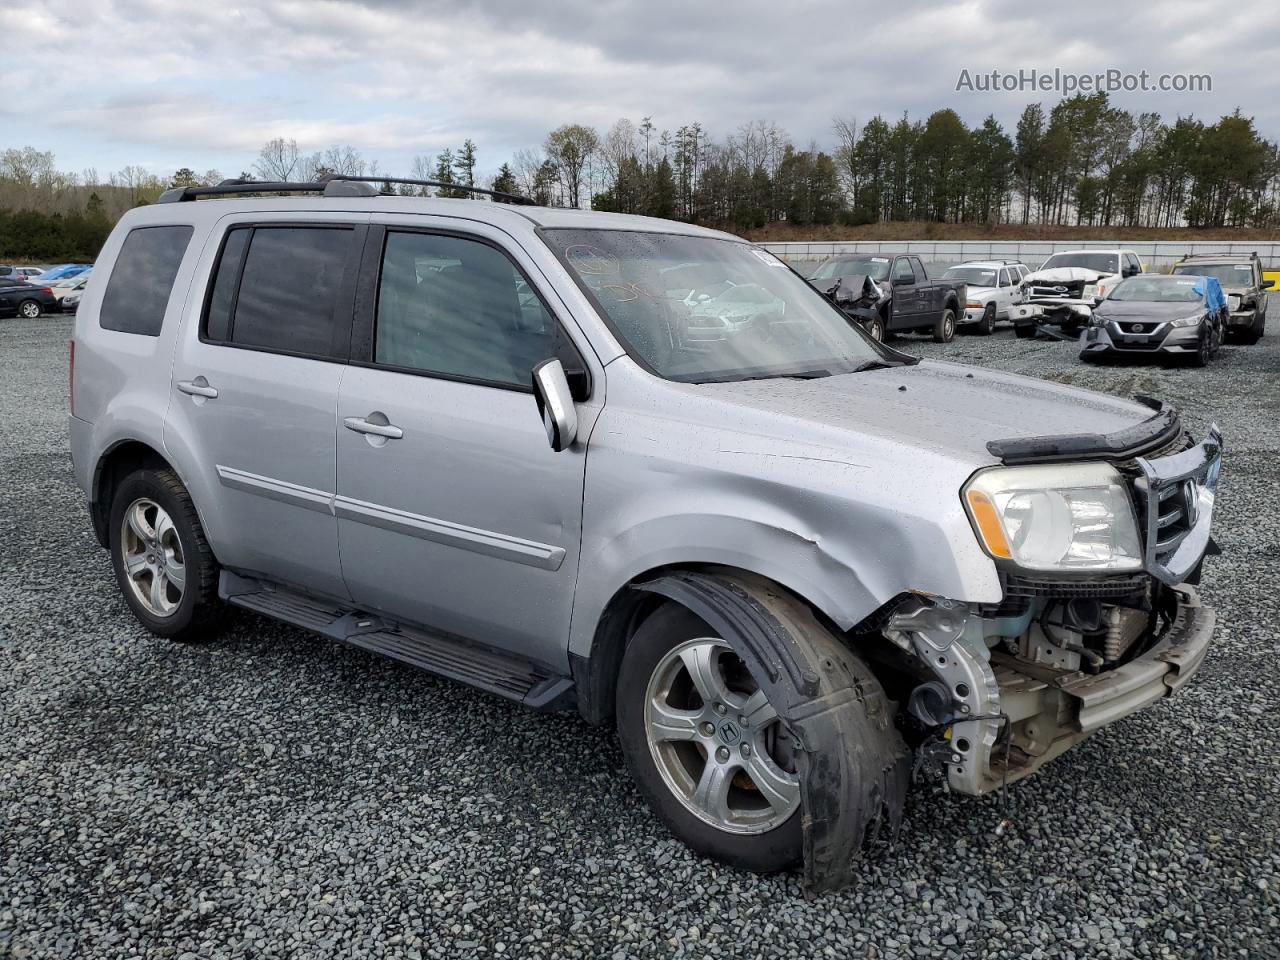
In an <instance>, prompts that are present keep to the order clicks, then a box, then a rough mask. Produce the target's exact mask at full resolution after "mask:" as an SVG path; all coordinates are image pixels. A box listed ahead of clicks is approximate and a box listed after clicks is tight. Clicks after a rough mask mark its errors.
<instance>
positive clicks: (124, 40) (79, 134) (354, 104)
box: [0, 0, 1280, 169]
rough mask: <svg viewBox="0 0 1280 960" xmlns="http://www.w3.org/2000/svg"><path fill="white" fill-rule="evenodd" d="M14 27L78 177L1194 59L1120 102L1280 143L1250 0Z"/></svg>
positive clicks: (74, 3) (353, 13)
mask: <svg viewBox="0 0 1280 960" xmlns="http://www.w3.org/2000/svg"><path fill="white" fill-rule="evenodd" d="M6 22H7V23H10V24H21V25H22V27H21V32H22V34H23V37H24V39H25V40H28V41H30V42H29V43H26V44H23V45H19V46H13V45H10V46H9V47H8V48H7V49H6V57H7V59H8V62H7V63H6V66H5V68H4V72H3V74H0V76H3V85H4V97H3V99H0V117H4V116H5V115H6V113H7V114H8V115H10V116H12V115H14V114H15V113H17V112H18V110H19V106H18V105H19V104H22V105H23V106H22V107H21V110H22V111H23V113H24V114H25V113H26V112H28V111H29V108H28V107H26V106H25V104H28V103H31V104H38V116H39V118H40V124H38V125H36V126H35V127H32V126H29V125H27V124H22V125H21V126H20V127H19V129H20V130H21V133H20V134H19V137H20V138H21V141H22V142H28V141H29V142H32V143H33V145H35V146H39V147H41V148H44V149H54V150H55V151H56V152H57V154H58V158H59V162H60V164H62V165H64V166H67V167H73V168H75V167H80V166H88V165H94V166H100V167H108V166H121V165H123V164H124V163H135V162H152V163H159V164H162V165H164V164H168V165H170V166H177V165H182V164H185V165H189V166H193V167H204V166H210V165H217V166H221V167H224V168H226V169H232V168H243V167H247V166H248V165H249V163H250V162H251V161H252V158H253V154H254V153H255V152H256V148H257V147H258V146H259V145H260V144H261V143H262V142H263V141H264V140H266V139H268V138H270V137H272V136H285V137H294V138H296V139H297V140H298V141H299V143H300V145H301V146H302V147H303V148H304V149H308V150H315V149H321V148H323V147H325V146H327V145H329V144H331V143H334V142H350V143H352V144H353V145H355V146H356V147H357V148H359V149H360V150H362V151H363V152H364V153H365V154H366V155H367V156H371V157H377V158H379V159H381V160H382V161H383V167H384V168H395V169H405V168H407V164H408V158H409V157H410V156H411V155H413V154H415V153H422V152H434V151H438V150H439V149H441V148H443V147H445V146H456V145H457V144H458V143H459V142H461V140H462V139H464V138H465V137H468V136H469V137H471V138H472V139H474V140H475V141H476V142H477V143H478V144H479V145H480V150H481V159H482V164H483V165H484V166H485V167H488V168H492V167H496V166H497V164H498V163H500V162H501V161H502V160H503V159H506V157H507V156H509V154H510V153H511V151H513V150H514V149H517V148H519V147H523V146H530V145H533V144H536V143H537V142H539V141H540V140H541V139H542V137H543V135H544V134H545V132H546V131H547V130H548V129H550V128H551V127H554V126H555V125H557V124H560V123H565V122H571V121H580V122H586V123H591V124H594V125H596V126H598V127H604V126H607V125H608V124H609V123H611V122H612V121H613V120H614V119H616V118H617V117H620V116H627V117H631V118H633V119H637V120H638V119H639V118H640V117H641V116H644V115H650V116H653V117H654V119H655V122H657V123H658V124H659V126H660V127H672V128H674V127H676V126H679V125H680V124H682V123H686V122H691V121H693V120H699V121H701V122H702V123H703V125H704V126H705V127H706V128H707V129H709V130H710V131H712V132H713V133H714V134H716V135H718V136H722V135H724V134H725V133H727V132H729V131H731V130H732V129H734V128H735V127H736V126H738V125H739V124H741V123H744V122H746V121H748V120H751V119H756V118H763V119H768V120H773V121H775V122H777V123H778V124H779V125H781V126H782V127H783V128H785V129H787V130H789V131H790V133H791V134H792V135H793V136H794V137H795V138H796V139H797V140H798V141H801V142H807V141H808V140H809V139H810V138H817V139H818V140H819V141H826V140H828V139H829V130H830V122H831V118H832V117H833V116H837V115H840V116H856V117H858V118H859V119H861V120H865V119H867V118H869V117H870V116H871V115H873V114H874V113H881V114H884V115H886V116H889V117H895V116H898V115H900V114H901V113H902V112H903V111H910V112H911V113H912V115H915V116H921V115H923V114H926V113H928V112H929V111H931V110H933V109H936V108H939V107H944V106H951V107H954V108H955V109H957V110H958V111H959V112H960V114H961V116H962V117H964V118H965V119H966V120H967V121H969V122H971V123H976V122H978V121H980V120H981V119H982V117H983V116H985V115H986V114H987V113H991V112H994V113H995V114H996V115H997V117H998V118H1000V119H1001V120H1003V121H1004V122H1005V123H1006V125H1007V126H1011V125H1012V122H1013V121H1014V120H1015V119H1016V116H1017V113H1018V112H1019V111H1020V110H1021V108H1022V106H1023V105H1024V104H1025V103H1027V102H1029V101H1032V100H1043V101H1046V102H1052V101H1053V100H1055V99H1056V95H1053V94H1035V93H1031V92H1026V93H1001V94H973V93H968V94H966V93H957V92H956V91H955V82H956V78H957V77H958V75H959V73H960V70H961V69H962V68H967V69H968V70H970V71H971V72H973V73H977V72H985V71H990V70H992V69H993V68H998V69H1001V70H1017V69H1019V68H1031V67H1036V68H1039V69H1041V70H1044V69H1049V70H1052V69H1053V68H1054V67H1061V68H1063V69H1068V70H1079V71H1095V70H1105V69H1107V68H1109V67H1116V68H1119V69H1122V70H1134V71H1136V70H1139V69H1144V68H1145V69H1149V70H1152V71H1154V72H1209V73H1212V74H1213V79H1214V85H1213V92H1212V94H1199V95H1182V96H1178V95H1173V94H1168V95H1155V94H1147V95H1137V94H1130V95H1117V96H1116V97H1114V99H1115V101H1116V102H1117V103H1119V104H1121V105H1123V106H1125V107H1127V108H1129V109H1132V110H1135V111H1136V110H1155V111H1158V112H1160V113H1162V114H1164V115H1165V116H1173V115H1174V114H1178V113H1183V114H1185V113H1191V112H1194V113H1195V114H1197V115H1199V116H1202V117H1205V116H1208V117H1212V116H1216V115H1218V114H1221V113H1224V112H1228V111H1230V110H1231V109H1233V108H1235V107H1236V106H1237V105H1238V106H1240V107H1241V108H1242V109H1243V110H1244V112H1246V113H1248V114H1254V115H1256V116H1257V117H1258V120H1259V126H1260V128H1261V129H1262V130H1263V131H1264V132H1265V133H1267V134H1269V135H1271V136H1277V135H1280V112H1278V109H1277V107H1276V106H1275V105H1274V104H1275V103H1276V102H1277V96H1276V95H1277V93H1280V90H1277V87H1278V86H1280V81H1277V80H1276V79H1274V74H1273V72H1272V71H1268V70H1266V69H1259V67H1260V65H1264V64H1266V63H1269V62H1271V61H1272V58H1273V57H1274V55H1275V53H1276V52H1277V48H1278V47H1280V14H1278V13H1277V11H1276V8H1275V7H1274V5H1272V4H1270V3H1264V2H1262V0H1256V2H1255V0H1246V2H1240V3H1237V4H1234V5H1233V6H1231V7H1230V8H1229V9H1223V10H1221V11H1216V12H1215V13H1214V15H1213V17H1212V18H1211V19H1206V17H1205V13H1204V9H1203V7H1202V6H1201V5H1200V4H1198V3H1192V2H1185V0H1179V2H1174V3H1170V4H1166V5H1162V6H1161V8H1160V9H1159V10H1155V9H1153V8H1151V7H1144V8H1133V9H1128V8H1123V7H1119V6H1118V5H1116V4H1114V3H1113V2H1110V0H1076V2H1073V3H1071V4H1062V5H1059V6H1058V7H1056V8H1046V7H1028V6H1026V5H1025V4H1023V3H1022V2H1021V0H967V2H963V3H959V4H956V3H944V2H932V0H930V2H926V0H899V2H897V3H895V4H893V5H892V6H889V7H886V6H885V5H884V4H882V3H876V4H860V5H857V6H855V5H853V4H849V3H847V2H839V0H801V2H795V3H777V2H775V0H768V2H765V0H739V2H737V3H734V4H732V5H722V4H694V3H689V2H688V0H644V2H641V0H632V2H630V3H619V2H604V3H602V2H600V0H590V2H587V0H556V2H548V0H489V2H473V3H471V4H461V5H460V4H458V3H457V2H456V0H449V2H446V0H413V2H411V0H363V2H358V0H261V2H258V3H255V4H254V5H245V6H230V7H228V6H222V5H213V4H206V3H197V2H196V0H114V2H105V3H104V2H100V0H10V4H9V9H8V10H7V14H6ZM50 51H55V52H56V53H55V54H54V55H51V54H50ZM0 129H3V127H0ZM15 145H16V144H15ZM144 158H145V159H144Z"/></svg>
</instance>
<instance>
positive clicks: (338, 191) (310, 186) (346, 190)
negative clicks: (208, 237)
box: [156, 180, 378, 203]
mask: <svg viewBox="0 0 1280 960" xmlns="http://www.w3.org/2000/svg"><path fill="white" fill-rule="evenodd" d="M238 193H239V194H244V193H318V194H321V195H322V196H326V197H376V196H377V195H378V191H377V190H375V189H374V188H373V187H371V186H369V185H368V184H365V183H347V182H345V181H342V180H329V181H321V180H315V181H305V182H302V181H300V182H296V183H294V182H289V181H265V182H261V183H260V182H258V181H256V180H223V181H222V182H221V183H219V184H217V185H216V186H212V187H173V188H171V189H169V190H166V191H165V192H164V193H162V194H160V199H159V200H157V201H156V203H182V202H183V201H186V200H195V199H197V198H199V197H220V196H228V195H232V194H238Z"/></svg>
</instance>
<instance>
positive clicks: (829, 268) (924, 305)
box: [809, 254, 968, 343]
mask: <svg viewBox="0 0 1280 960" xmlns="http://www.w3.org/2000/svg"><path fill="white" fill-rule="evenodd" d="M861 277H870V278H871V279H872V280H874V281H875V282H876V285H877V286H878V287H879V288H880V291H881V297H880V303H879V304H878V305H877V309H878V311H879V313H880V316H881V318H882V320H883V321H884V330H885V331H886V332H891V333H892V332H898V331H902V330H930V331H932V332H933V339H934V340H936V341H937V342H938V343H948V342H950V340H951V339H952V338H953V337H954V336H955V335H956V318H957V317H958V316H959V315H960V310H961V308H962V307H963V306H964V303H965V298H966V297H967V296H968V287H967V286H966V284H965V282H964V281H963V280H931V279H929V274H928V273H927V272H926V271H925V269H924V264H923V263H921V262H920V258H919V257H916V256H912V255H911V254H886V255H885V256H879V255H871V254H854V255H849V254H844V255H837V256H834V257H832V258H831V259H829V260H824V261H823V262H822V263H820V264H819V265H818V267H817V269H815V270H814V271H813V272H812V273H810V274H809V283H811V284H812V285H813V286H814V288H815V289H817V290H820V291H822V292H823V293H828V292H829V291H831V290H832V289H833V288H838V287H839V286H840V285H841V284H840V281H842V280H843V279H844V278H849V279H850V280H854V279H857V278H861Z"/></svg>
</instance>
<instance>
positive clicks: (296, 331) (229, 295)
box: [165, 214, 368, 598]
mask: <svg viewBox="0 0 1280 960" xmlns="http://www.w3.org/2000/svg"><path fill="white" fill-rule="evenodd" d="M367 219H368V215H367V214H364V215H348V216H346V217H344V216H342V215H333V216H329V215H326V217H325V220H324V222H316V221H315V220H314V219H308V220H301V219H297V218H288V219H279V220H275V219H273V220H271V221H268V222H262V221H253V220H246V219H244V218H240V219H234V218H232V219H231V222H229V223H227V222H226V221H224V223H226V225H227V229H226V230H225V232H223V233H222V235H221V238H220V242H215V250H213V251H206V256H212V257H213V258H214V260H215V262H214V263H213V264H212V267H211V268H206V270H205V271H204V275H205V276H208V277H210V280H209V283H208V284H207V287H206V288H205V290H204V291H202V293H203V296H202V297H201V299H200V300H198V301H197V303H196V305H195V307H194V308H193V312H194V315H193V316H191V317H189V320H188V323H187V324H185V326H184V330H183V332H182V336H181V338H180V341H179V346H178V350H177V353H176V356H175V358H174V365H173V378H172V391H173V393H172V396H171V400H170V404H169V412H168V415H167V418H166V423H165V442H166V446H169V447H171V448H172V449H173V450H174V456H175V459H176V460H177V461H178V462H180V463H185V464H187V465H188V471H187V472H188V474H189V476H190V478H191V482H189V483H188V487H189V488H192V495H193V499H194V500H195V502H196V503H197V505H198V506H199V507H200V509H201V514H202V518H203V519H204V526H205V528H206V531H207V532H208V535H209V538H210V542H211V545H212V546H213V548H214V553H215V554H216V555H217V557H218V559H219V561H220V562H221V563H222V564H223V565H224V566H228V567H231V568H233V569H235V570H237V571H240V572H244V573H249V574H265V575H267V576H269V577H270V578H271V579H274V580H279V581H282V582H285V583H288V584H292V585H296V586H299V587H302V588H304V589H306V590H308V591H311V592H314V593H320V594H325V595H329V596H334V597H338V598H345V596H346V585H345V583H344V582H343V579H342V572H341V568H340V565H339V562H338V531H337V521H336V519H335V518H334V515H333V508H332V499H333V493H334V484H335V473H336V453H335V433H336V430H337V421H336V413H335V411H336V407H337V402H338V388H339V385H340V384H341V383H342V377H343V374H344V372H345V371H346V362H347V356H348V351H349V347H350V338H351V318H352V303H353V299H354V289H355V280H356V274H357V272H358V269H359V256H360V251H361V249H362V247H363V243H364V236H365V233H366V232H367V226H366V224H365V221H367Z"/></svg>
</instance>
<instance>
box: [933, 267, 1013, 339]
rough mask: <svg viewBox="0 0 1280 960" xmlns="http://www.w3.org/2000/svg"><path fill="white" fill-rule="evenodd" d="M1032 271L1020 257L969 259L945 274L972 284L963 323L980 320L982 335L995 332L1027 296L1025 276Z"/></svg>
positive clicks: (969, 288) (965, 306)
mask: <svg viewBox="0 0 1280 960" xmlns="http://www.w3.org/2000/svg"><path fill="white" fill-rule="evenodd" d="M1030 272H1031V270H1030V268H1028V267H1027V265H1026V264H1025V263H1022V262H1021V261H1020V260H969V261H966V262H965V263H960V264H957V265H956V266H954V267H951V268H950V269H948V270H947V272H946V273H944V274H943V275H942V279H944V280H963V281H964V282H965V283H966V284H968V290H969V293H968V296H967V298H966V300H965V305H964V317H963V320H962V321H961V322H962V323H976V324H977V325H978V332H979V333H981V334H988V333H991V331H992V330H994V329H995V328H996V321H997V320H1008V319H1010V317H1011V312H1010V311H1011V308H1012V307H1013V305H1014V304H1017V303H1021V302H1022V301H1023V299H1025V294H1024V293H1023V290H1022V279H1023V277H1025V276H1027V274H1029V273H1030Z"/></svg>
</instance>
